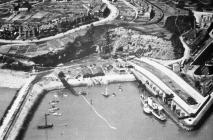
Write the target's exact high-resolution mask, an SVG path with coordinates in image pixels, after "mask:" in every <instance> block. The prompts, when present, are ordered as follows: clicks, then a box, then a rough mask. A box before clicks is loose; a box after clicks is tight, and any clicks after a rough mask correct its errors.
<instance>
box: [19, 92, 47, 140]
mask: <svg viewBox="0 0 213 140" xmlns="http://www.w3.org/2000/svg"><path fill="white" fill-rule="evenodd" d="M47 93H48V92H47V91H44V92H43V93H42V94H41V95H40V96H39V97H38V98H37V100H36V101H35V103H34V104H33V106H32V109H31V110H30V111H29V112H28V114H27V117H26V118H25V120H24V123H23V126H22V128H21V129H20V130H19V134H18V136H17V137H16V140H23V139H24V136H25V134H26V131H27V129H28V127H29V124H30V122H31V120H32V119H33V117H34V114H35V112H36V110H37V109H38V107H39V105H40V104H41V103H42V101H43V99H44V96H45V95H46V94H47Z"/></svg>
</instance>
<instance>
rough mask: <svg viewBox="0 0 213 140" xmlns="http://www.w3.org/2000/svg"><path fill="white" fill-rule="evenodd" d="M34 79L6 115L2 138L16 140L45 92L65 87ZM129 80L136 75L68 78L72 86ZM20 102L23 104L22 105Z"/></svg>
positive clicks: (0, 130) (24, 87)
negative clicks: (36, 81) (32, 83)
mask: <svg viewBox="0 0 213 140" xmlns="http://www.w3.org/2000/svg"><path fill="white" fill-rule="evenodd" d="M34 79H35V76H33V77H31V78H30V79H29V81H28V82H27V83H26V84H25V85H24V86H23V87H22V89H21V90H20V92H19V95H18V97H17V99H16V100H15V102H14V104H13V105H12V107H11V109H10V111H9V112H8V114H7V115H6V117H5V119H4V123H3V125H2V126H1V128H0V134H1V137H0V139H2V140H3V139H4V140H6V139H8V140H15V139H16V138H17V136H19V133H20V132H22V131H23V129H22V128H23V126H24V125H27V123H25V122H26V121H29V120H27V119H26V118H27V117H28V116H29V115H30V114H32V110H34V111H35V109H33V107H34V106H35V103H37V104H39V103H40V101H41V100H40V99H41V97H42V96H44V94H45V93H47V92H49V91H51V90H57V89H61V88H62V87H63V84H62V83H61V82H59V80H56V81H40V82H38V83H36V84H34V85H31V82H33V80H34ZM128 81H135V77H134V75H132V74H123V75H118V74H117V75H116V74H113V75H107V76H99V77H94V78H86V79H70V80H68V83H69V84H70V85H72V86H92V85H100V84H108V83H116V82H128ZM20 98H21V99H20ZM18 104H22V106H20V105H18ZM11 121H13V123H11ZM14 121H15V122H14Z"/></svg>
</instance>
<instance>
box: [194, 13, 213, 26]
mask: <svg viewBox="0 0 213 140" xmlns="http://www.w3.org/2000/svg"><path fill="white" fill-rule="evenodd" d="M192 12H193V14H194V16H195V19H196V24H197V25H198V26H199V27H200V28H205V29H208V28H209V26H210V25H211V23H212V22H213V12H199V11H192Z"/></svg>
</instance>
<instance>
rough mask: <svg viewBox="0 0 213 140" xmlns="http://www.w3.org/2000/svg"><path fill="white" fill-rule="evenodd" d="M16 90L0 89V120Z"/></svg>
mask: <svg viewBox="0 0 213 140" xmlns="http://www.w3.org/2000/svg"><path fill="white" fill-rule="evenodd" d="M16 91H17V89H12V88H4V87H0V118H2V116H3V115H4V112H5V110H6V109H7V107H8V106H9V104H10V102H11V101H12V99H13V97H14V96H15V94H16Z"/></svg>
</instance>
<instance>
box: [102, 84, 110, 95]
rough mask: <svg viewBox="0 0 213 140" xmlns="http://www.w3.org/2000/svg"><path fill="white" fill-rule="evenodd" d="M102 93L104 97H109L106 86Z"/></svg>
mask: <svg viewBox="0 0 213 140" xmlns="http://www.w3.org/2000/svg"><path fill="white" fill-rule="evenodd" d="M102 95H103V96H104V97H109V94H108V88H107V86H106V88H105V92H104V93H102Z"/></svg>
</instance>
